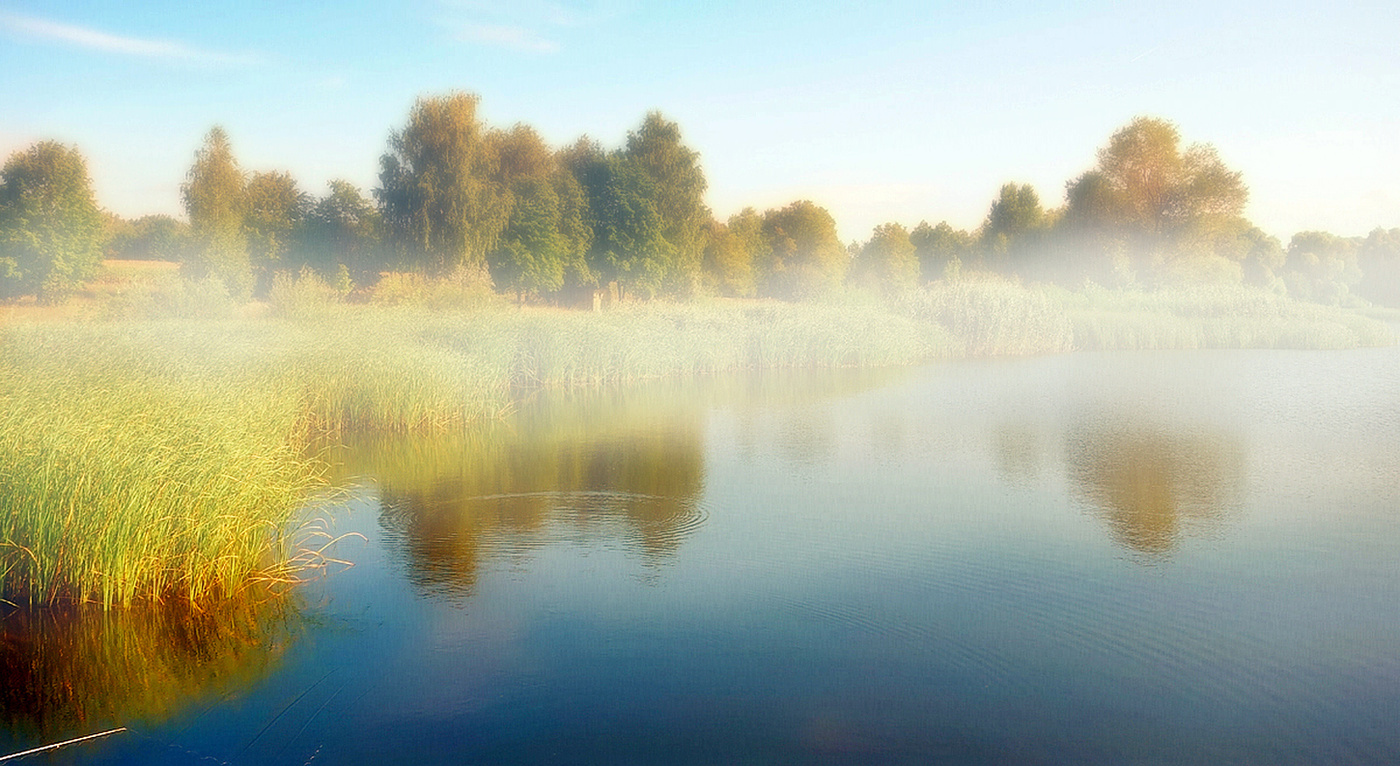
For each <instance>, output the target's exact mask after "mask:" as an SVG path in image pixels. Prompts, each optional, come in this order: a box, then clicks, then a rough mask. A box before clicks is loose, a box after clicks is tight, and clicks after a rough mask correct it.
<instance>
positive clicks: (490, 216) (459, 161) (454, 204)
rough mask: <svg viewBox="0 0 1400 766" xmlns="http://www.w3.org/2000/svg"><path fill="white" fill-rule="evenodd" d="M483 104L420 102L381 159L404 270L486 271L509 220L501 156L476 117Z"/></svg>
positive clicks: (383, 190) (472, 99)
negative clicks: (499, 162) (472, 268)
mask: <svg viewBox="0 0 1400 766" xmlns="http://www.w3.org/2000/svg"><path fill="white" fill-rule="evenodd" d="M479 100H480V99H479V98H478V97H477V96H476V95H474V94H469V93H462V92H459V91H455V92H452V93H449V94H447V95H446V96H437V97H421V98H419V99H418V100H417V102H415V103H414V105H413V109H412V110H411V111H410V112H409V116H408V124H407V125H406V126H404V128H403V129H402V130H397V131H394V132H393V133H392V134H391V135H390V137H389V151H388V152H386V153H385V154H384V155H383V156H382V157H380V161H379V166H380V169H379V188H378V189H375V191H374V195H375V197H376V198H377V199H378V200H379V204H380V209H381V211H382V213H383V218H384V225H385V229H386V232H387V234H388V236H389V239H390V241H391V242H392V243H393V245H394V247H395V248H396V249H397V250H398V253H399V255H400V258H401V259H402V260H403V261H404V262H405V264H406V265H410V266H416V267H419V268H423V269H426V270H428V271H431V272H437V273H442V272H447V271H450V270H452V269H454V268H456V267H459V266H483V265H484V264H485V261H486V254H487V253H488V252H490V251H491V249H492V248H494V247H495V246H496V244H497V242H498V240H499V238H500V236H501V232H502V231H503V230H504V229H505V226H506V223H507V220H508V216H509V212H510V211H509V199H508V196H507V194H506V192H505V190H504V189H503V188H502V186H501V184H500V183H499V182H498V179H497V177H496V176H497V170H496V163H497V160H498V158H497V154H496V152H495V151H493V147H492V145H491V142H490V140H489V138H488V136H487V131H486V128H485V126H484V125H483V124H482V123H481V121H480V120H479V119H478V118H477V114H476V111H477V104H478V102H479Z"/></svg>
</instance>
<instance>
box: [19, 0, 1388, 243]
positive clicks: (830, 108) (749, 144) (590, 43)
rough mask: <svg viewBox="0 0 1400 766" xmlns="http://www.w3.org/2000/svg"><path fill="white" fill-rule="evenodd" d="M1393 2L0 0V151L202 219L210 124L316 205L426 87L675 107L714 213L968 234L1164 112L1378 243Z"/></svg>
mask: <svg viewBox="0 0 1400 766" xmlns="http://www.w3.org/2000/svg"><path fill="white" fill-rule="evenodd" d="M1203 19H1210V20H1213V21H1214V23H1212V24H1208V25H1204V24H1201V23H1200V22H1201V21H1202V20H1203ZM1387 20H1388V21H1390V22H1400V9H1396V8H1392V7H1388V6H1383V5H1382V4H1380V3H1374V4H1370V6H1369V7H1368V4H1362V3H1358V4H1352V5H1350V6H1348V7H1345V8H1334V7H1326V8H1324V7H1321V6H1316V7H1314V6H1313V5H1310V4H1307V3H1291V4H1287V5H1282V6H1280V5H1277V4H1275V5H1270V6H1264V5H1262V4H1259V3H1243V2H1240V3H1227V4H1219V3H1215V4H1211V5H1206V4H1204V3H1194V4H1189V5H1186V6H1177V7H1174V8H1170V9H1164V8H1130V9H1126V10H1124V9H1119V8H1117V7H1116V6H1113V5H1111V4H1108V3H1099V2H1091V3H1073V4H1062V5H1061V6H1059V7H1058V8H1056V9H1053V10H1046V9H1040V8H1037V7H1035V6H1034V5H1033V4H1029V3H1022V4H1017V5H1013V6H1004V7H1001V8H998V9H994V10H986V9H976V10H974V9H964V8H957V7H953V6H948V7H941V6H940V7H935V8H933V9H932V10H926V9H924V8H922V6H920V5H919V4H915V3H908V2H887V3H882V4H881V5H879V6H878V7H871V6H862V7H860V8H848V7H846V6H844V5H842V4H839V3H833V2H822V3H818V4H815V5H811V6H809V7H808V11H807V12H806V13H804V14H803V15H802V16H800V17H797V16H793V15H792V14H791V12H790V11H788V10H786V9H784V8H780V7H769V6H765V7H750V6H746V5H742V4H737V3H736V4H732V5H729V6H720V7H718V9H716V7H715V6H708V7H706V8H675V7H670V6H667V7H648V6H646V5H644V4H642V3H639V2H626V1H618V2H593V3H549V2H528V3H524V4H520V3H515V4H511V5H510V6H507V5H505V4H498V3H491V2H471V1H470V0H455V1H454V0H420V1H419V2H415V3H413V4H411V5H408V6H405V7H403V8H400V7H398V6H394V5H388V4H379V3H375V2H371V1H370V0H364V1H362V2H358V3H356V4H354V5H353V6H347V7H345V8H337V9H324V8H303V7H297V8H282V7H280V6H278V5H276V4H272V3H251V4H248V3H245V4H236V5H235V4H231V3H215V4H212V5H205V6H200V7H198V8H189V7H184V6H180V5H178V4H173V3H166V2H160V3H144V4H141V5H140V6H139V7H136V8H135V9H133V8H132V7H131V6H125V5H117V4H113V5H110V6H103V7H98V8H91V7H88V6H85V5H83V4H77V3H72V2H62V3H54V4H49V5H47V6H44V7H40V6H39V4H37V3H28V2H20V3H0V39H3V40H4V41H5V42H6V45H4V46H3V48H0V64H3V66H0V83H4V89H5V91H6V92H8V93H9V94H10V98H9V99H7V103H8V107H9V108H8V109H7V119H5V120H4V121H3V122H0V152H3V154H4V155H5V156H6V157H8V156H9V155H10V154H11V153H13V152H15V151H18V150H21V149H23V148H25V147H26V146H29V145H30V144H32V143H34V142H35V141H40V140H47V139H53V140H58V141H61V142H63V143H65V144H70V145H75V146H77V148H78V149H79V150H80V151H81V152H82V153H83V155H84V157H85V158H86V159H87V162H88V170H89V173H90V175H91V177H92V179H93V187H94V190H95V192H96V196H97V200H98V203H99V204H100V205H101V206H102V207H104V208H106V209H108V210H111V211H112V212H115V213H117V214H119V215H121V216H123V217H125V218H137V217H140V216H142V215H148V214H169V215H174V216H177V217H183V216H184V211H183V209H182V206H181V205H180V197H179V187H180V184H181V182H182V181H183V180H184V177H185V172H186V171H187V170H188V168H189V166H190V164H191V163H192V161H193V158H194V153H195V150H196V149H197V148H198V147H199V145H200V143H201V141H202V139H203V137H204V135H205V134H206V133H207V132H208V130H209V129H210V128H211V127H212V126H214V125H215V124H219V125H222V126H223V127H224V128H225V129H226V130H227V131H228V133H229V136H230V139H231V141H232V144H233V149H234V152H235V155H236V157H237V158H238V161H239V164H240V166H241V167H242V168H243V169H244V170H245V171H250V170H282V171H287V172H290V173H291V174H292V175H293V176H294V177H295V178H296V180H297V182H298V184H299V186H300V188H301V189H302V190H303V191H306V192H307V193H310V194H312V195H314V196H321V195H323V194H324V192H325V188H326V183H327V182H328V181H329V180H331V179H333V178H344V179H346V180H348V181H350V182H351V183H353V184H355V185H356V186H358V187H360V189H361V190H362V191H363V192H365V193H367V194H368V193H369V191H370V190H371V189H373V188H374V187H375V186H376V185H377V183H378V179H377V170H378V167H377V166H378V158H379V156H380V154H382V153H383V152H384V151H385V149H386V147H387V142H388V137H389V133H390V131H391V130H394V129H397V128H400V127H402V125H403V123H404V121H405V120H406V118H407V115H408V112H409V109H410V108H411V106H412V104H413V102H414V100H415V99H416V98H417V97H419V96H421V95H434V94H441V93H444V92H447V91H449V90H462V91H467V92H472V93H476V94H478V95H479V96H480V97H481V111H480V116H481V117H482V118H483V119H484V120H485V121H486V122H487V123H488V124H490V125H491V126H493V127H502V128H504V127H508V126H510V125H511V124H514V123H516V122H523V123H526V124H529V125H531V126H533V127H534V128H536V129H537V130H538V131H539V132H540V134H541V135H542V136H543V137H544V138H545V140H546V141H548V142H549V143H550V144H551V145H552V146H555V147H559V146H562V145H565V144H567V143H570V142H572V141H573V140H575V139H576V138H578V137H579V136H580V135H584V134H587V135H589V136H591V137H592V138H594V139H596V140H598V141H599V142H601V143H602V144H603V146H604V147H606V148H609V149H611V148H616V147H618V146H620V145H621V144H622V143H623V141H624V140H625V137H626V134H627V131H629V130H632V129H635V128H636V127H637V125H639V124H640V123H641V120H642V118H643V116H644V115H645V114H646V113H647V112H648V111H650V110H653V109H654V110H657V111H660V112H661V113H662V114H664V115H665V116H666V117H667V118H668V119H671V120H675V121H676V122H677V123H678V124H679V125H680V128H681V131H682V136H683V140H684V142H685V143H686V145H687V146H689V147H690V148H691V149H694V150H696V151H697V152H698V153H699V155H700V163H701V166H702V167H703V168H704V170H705V175H706V179H707V181H708V184H709V189H708V192H707V195H706V200H707V203H708V204H709V206H710V208H711V209H712V211H713V212H714V214H715V216H716V217H717V218H719V219H720V220H723V219H725V218H727V217H728V216H729V215H731V214H733V213H735V212H737V211H738V210H740V209H742V208H744V207H754V208H756V209H758V210H760V211H762V210H764V209H767V208H774V207H781V206H783V205H786V204H788V203H790V202H793V201H795V200H798V199H810V200H812V201H813V202H815V203H817V204H818V205H821V206H823V207H825V208H826V209H827V210H829V211H830V212H831V214H832V216H833V217H834V218H835V219H836V222H837V225H838V231H839V233H840V236H841V238H842V240H843V241H853V240H856V241H863V240H865V239H867V238H868V237H869V236H870V232H871V230H872V229H873V228H874V227H875V226H877V225H879V224H882V223H886V222H896V223H900V224H903V225H904V226H906V227H909V228H912V227H913V226H914V225H916V224H917V223H918V222H919V221H921V220H926V221H928V222H929V223H938V222H939V221H941V220H947V221H948V222H949V223H950V224H951V225H953V226H954V227H956V228H961V229H968V230H973V229H976V228H977V227H978V226H979V225H980V224H981V222H982V220H983V219H984V218H985V216H986V213H987V210H988V208H989V207H990V205H991V203H992V201H993V199H994V198H995V196H996V193H997V190H998V189H999V188H1000V187H1001V185H1002V184H1004V183H1009V182H1015V183H1029V184H1031V185H1033V186H1034V187H1035V189H1036V191H1037V192H1038V194H1039V195H1040V198H1041V200H1042V202H1043V203H1044V204H1045V206H1046V207H1047V208H1053V207H1057V206H1059V205H1060V204H1062V203H1063V200H1064V185H1065V183H1066V182H1068V181H1070V180H1072V179H1073V178H1075V177H1076V176H1078V175H1079V174H1080V173H1083V172H1084V171H1086V170H1088V169H1090V168H1091V167H1092V166H1093V165H1094V164H1095V162H1096V159H1097V158H1096V153H1097V151H1098V150H1099V149H1100V148H1102V147H1103V146H1104V145H1105V144H1106V143H1107V141H1108V138H1109V136H1110V135H1111V134H1112V133H1113V132H1114V131H1116V130H1118V129H1119V128H1121V127H1123V126H1124V125H1126V124H1127V123H1128V122H1129V121H1131V120H1132V119H1133V118H1134V117H1137V116H1152V117H1160V118H1163V119H1167V120H1170V121H1171V122H1173V123H1174V124H1176V126H1177V127H1178V129H1179V130H1180V132H1181V135H1182V139H1183V143H1184V144H1192V143H1198V142H1199V143H1208V144H1211V145H1213V146H1215V147H1216V149H1217V150H1218V151H1219V153H1220V156H1221V158H1222V160H1223V161H1224V162H1225V164H1226V165H1227V166H1228V167H1229V168H1231V169H1232V170H1237V171H1240V172H1241V173H1242V174H1243V177H1244V182H1245V184H1246V185H1247V186H1248V187H1249V190H1250V198H1249V204H1248V206H1247V207H1246V210H1245V215H1246V217H1247V218H1249V219H1250V220H1251V221H1252V222H1253V223H1255V224H1256V225H1258V226H1259V227H1260V228H1262V229H1263V230H1265V231H1266V232H1268V233H1269V234H1271V235H1273V236H1276V237H1278V238H1279V239H1280V240H1282V241H1284V242H1287V240H1288V238H1289V237H1290V236H1291V235H1292V234H1294V233H1297V232H1300V231H1307V230H1324V231H1330V232H1332V233H1335V234H1339V235H1343V236H1362V235H1365V234H1366V233H1367V232H1368V231H1370V230H1372V229H1374V228H1377V227H1382V228H1391V227H1395V226H1400V148H1397V147H1396V146H1395V145H1394V143H1393V142H1392V141H1391V140H1390V137H1391V136H1393V135H1395V134H1396V133H1397V128H1400V104H1396V103H1392V102H1390V101H1386V100H1382V99H1376V98H1374V96H1373V94H1374V93H1376V92H1391V91H1392V90H1393V89H1394V87H1393V86H1395V85H1400V54H1397V52H1396V50H1395V49H1394V47H1393V46H1392V45H1391V44H1390V41H1389V40H1388V39H1387V31H1388V30H1391V29H1394V28H1396V27H1397V26H1400V24H1397V23H1386V21H1387ZM367 50H374V51H375V52H374V54H366V53H365V52H364V51H367Z"/></svg>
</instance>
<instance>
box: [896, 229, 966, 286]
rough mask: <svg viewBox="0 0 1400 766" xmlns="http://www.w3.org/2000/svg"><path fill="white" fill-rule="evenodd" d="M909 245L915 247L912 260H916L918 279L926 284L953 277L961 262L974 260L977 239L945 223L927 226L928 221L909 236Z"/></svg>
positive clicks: (960, 267) (959, 269) (958, 270)
mask: <svg viewBox="0 0 1400 766" xmlns="http://www.w3.org/2000/svg"><path fill="white" fill-rule="evenodd" d="M909 242H910V243H911V244H913V245H914V257H915V258H917V259H918V261H919V272H920V277H921V279H922V280H923V281H925V282H929V281H932V280H935V279H941V278H944V277H952V276H956V275H957V274H958V273H959V272H960V271H961V269H962V267H963V265H964V263H968V265H971V264H970V263H969V262H970V261H972V260H974V259H975V256H976V240H975V239H974V238H973V236H972V235H971V234H969V233H967V232H966V231H963V230H962V229H954V228H953V227H952V226H950V225H949V224H948V222H947V221H940V222H939V224H938V225H937V226H929V224H928V221H920V222H919V225H918V226H915V227H914V230H913V231H912V232H910V233H909Z"/></svg>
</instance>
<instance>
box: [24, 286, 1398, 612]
mask: <svg viewBox="0 0 1400 766" xmlns="http://www.w3.org/2000/svg"><path fill="white" fill-rule="evenodd" d="M323 288H324V284H321V285H320V286H318V285H316V284H311V285H304V284H298V283H296V282H291V281H287V282H283V283H281V284H280V285H279V286H278V289H277V291H275V292H277V295H276V296H275V301H274V303H273V306H272V313H273V316H271V317H266V318H262V319H243V320H233V319H221V320H217V319H204V320H198V321H187V322H173V321H169V320H165V321H144V322H135V321H124V322H86V323H84V322H67V323H50V324H37V325H19V324H11V325H8V326H0V511H3V515H0V598H3V599H6V600H9V601H11V602H15V603H23V604H48V603H55V602H64V601H73V602H87V601H93V602H100V603H102V604H107V605H111V604H118V603H131V602H134V601H140V600H151V599H155V600H159V599H172V598H177V599H187V600H204V599H211V598H217V597H219V596H221V595H229V594H234V593H238V592H240V591H241V589H243V588H245V587H247V586H248V584H249V583H253V582H257V581H260V580H261V581H266V580H282V579H288V578H289V577H290V576H291V575H290V573H289V572H288V568H289V567H292V566H295V565H296V563H297V562H298V561H305V560H299V559H298V545H297V543H296V540H295V535H296V527H295V526H294V522H293V519H294V518H295V514H296V511H297V509H298V508H299V507H300V506H301V504H302V503H303V502H304V500H305V498H306V497H307V495H308V493H309V492H311V491H313V490H314V489H315V488H316V487H317V486H318V485H319V483H320V481H321V478H320V470H319V468H318V463H317V461H316V460H315V459H314V457H312V456H311V450H310V449H308V445H309V444H311V443H312V442H313V439H312V437H317V438H318V439H322V440H323V439H324V438H326V435H328V434H329V435H332V437H331V438H332V439H333V435H335V434H338V433H342V432H345V431H347V430H376V431H387V432H402V431H414V430H422V429H441V428H446V427H448V426H454V425H461V424H468V423H477V422H482V421H485V420H490V419H492V418H496V417H499V416H500V415H501V414H502V413H505V412H507V411H509V410H510V409H511V407H512V406H513V402H515V401H517V400H518V399H519V397H520V396H521V394H522V392H526V391H530V390H534V389H538V388H578V387H596V386H602V385H614V384H623V383H628V382H632V381H639V380H650V379H659V378H668V377H686V376H694V375H697V374H710V373H721V372H730V371H739V370H749V369H801V368H834V367H889V366H901V365H909V364H914V363H917V362H920V361H924V360H928V359H934V358H946V357H954V356H968V355H997V354H1001V355H1007V354H1032V353H1051V352H1061V351H1066V350H1070V349H1072V348H1088V349H1144V348H1167V347H1170V348H1205V347H1259V346H1290V347H1308V348H1343V347H1352V346H1357V345H1379V344H1385V343H1393V342H1394V336H1393V334H1392V333H1391V332H1390V330H1389V328H1388V327H1387V326H1386V325H1384V324H1383V323H1381V322H1378V321H1376V320H1372V319H1367V318H1364V317H1361V316H1359V315H1356V314H1353V313H1350V312H1346V311H1344V310H1341V309H1335V308H1324V307H1321V306H1314V305H1305V304H1297V303H1292V302H1289V301H1286V300H1284V299H1282V298H1279V297H1277V296H1273V295H1270V294H1267V293H1261V292H1253V291H1247V290H1242V289H1225V290H1212V289H1196V290H1190V291H1177V292H1170V291H1164V292H1160V293H1135V292H1123V291H1109V290H1095V289H1090V290H1086V291H1084V292H1082V293H1069V292H1065V291H1054V290H1050V289H1042V288H1034V287H1023V286H1021V285H1017V284H1014V283H1010V282H1005V281H996V280H960V281H952V282H945V283H936V284H934V285H932V286H930V287H928V288H926V289H924V290H921V291H918V292H916V293H913V294H911V295H909V296H906V297H904V298H902V299H901V300H900V301H898V302H896V303H895V304H893V305H885V304H879V303H846V304H778V303H755V302H740V303H726V302H713V303H697V304H690V305H684V306H677V305H670V304H644V305H627V306H621V307H617V308H615V309H612V310H609V311H605V312H600V313H581V312H567V311H551V310H528V311H521V310H516V309H513V308H505V307H502V306H501V305H499V304H491V305H489V306H486V307H477V308H474V309H469V310H458V311H450V312H444V311H431V310H427V309H425V308H422V307H420V306H415V305H404V306H389V307H385V306H359V307H352V306H345V305H342V304H341V303H340V297H339V295H337V294H336V293H335V291H330V290H327V289H323ZM464 289H465V288H464ZM312 560H313V561H314V554H313V559H312Z"/></svg>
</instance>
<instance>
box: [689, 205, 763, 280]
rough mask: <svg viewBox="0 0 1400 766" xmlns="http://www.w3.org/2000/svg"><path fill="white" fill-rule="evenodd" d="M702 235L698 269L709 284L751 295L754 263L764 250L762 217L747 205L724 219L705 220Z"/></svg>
mask: <svg viewBox="0 0 1400 766" xmlns="http://www.w3.org/2000/svg"><path fill="white" fill-rule="evenodd" d="M703 236H704V241H705V246H704V248H703V250H702V263H701V269H702V272H703V274H704V275H705V278H706V279H707V280H708V281H709V283H710V288H711V289H713V290H715V291H716V292H718V293H719V294H721V295H727V296H730V297H734V298H751V297H753V296H754V294H755V293H756V291H757V284H756V281H755V278H754V263H755V262H756V261H758V260H759V259H760V258H761V254H762V251H763V217H762V216H760V215H759V214H758V212H757V211H756V210H754V209H753V208H751V207H746V208H744V209H743V210H741V211H739V212H738V213H735V214H734V215H731V216H729V221H728V222H726V223H721V222H719V221H713V220H712V221H708V222H706V224H705V227H704V229H703Z"/></svg>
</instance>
